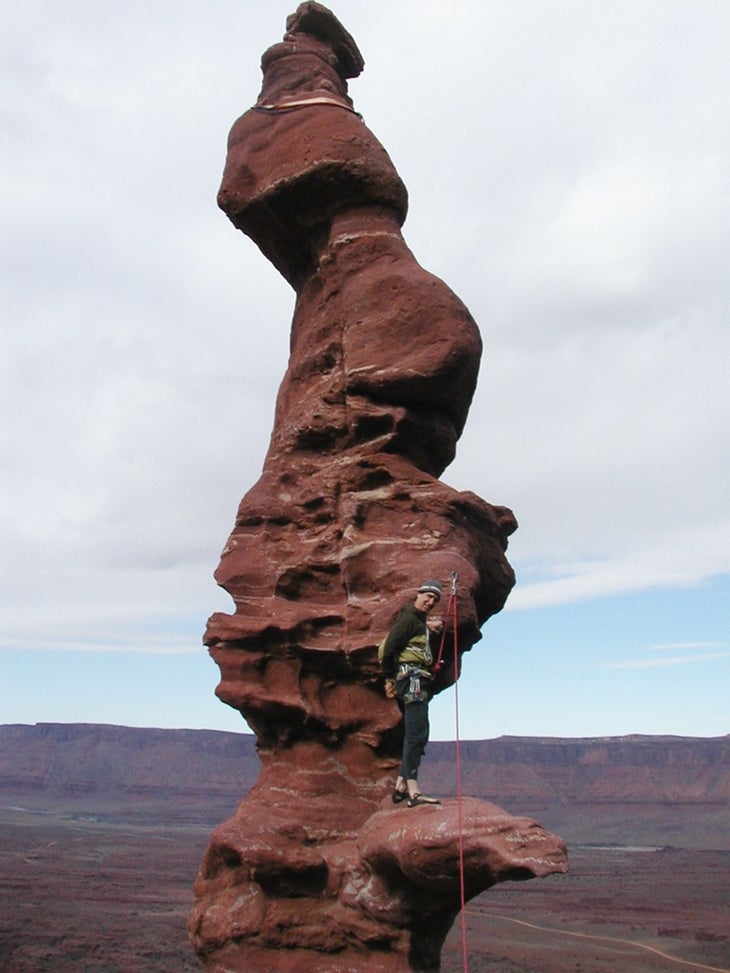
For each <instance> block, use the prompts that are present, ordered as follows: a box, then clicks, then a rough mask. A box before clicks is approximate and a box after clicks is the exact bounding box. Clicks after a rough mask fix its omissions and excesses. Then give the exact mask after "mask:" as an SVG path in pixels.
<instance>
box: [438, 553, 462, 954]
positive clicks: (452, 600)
mask: <svg viewBox="0 0 730 973" xmlns="http://www.w3.org/2000/svg"><path fill="white" fill-rule="evenodd" d="M458 579H459V575H458V574H457V573H456V571H452V572H451V591H450V592H449V601H448V604H447V606H446V618H445V619H444V628H443V632H442V635H441V645H440V646H439V653H438V658H437V659H436V666H435V671H436V672H438V670H439V669H440V668H441V665H442V662H443V655H444V646H445V643H446V626H447V624H448V622H449V621H451V628H452V631H453V635H454V705H455V725H456V732H455V743H456V806H457V812H458V830H459V893H460V895H461V956H462V961H463V964H464V973H467V970H468V956H467V947H466V890H465V883H464V826H463V817H462V806H461V799H462V791H461V740H460V737H459V638H458V627H459V620H458V617H457V610H456V582H457V581H458Z"/></svg>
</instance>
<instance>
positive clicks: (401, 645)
mask: <svg viewBox="0 0 730 973" xmlns="http://www.w3.org/2000/svg"><path fill="white" fill-rule="evenodd" d="M405 662H413V663H415V664H416V665H418V666H420V667H421V669H423V670H425V671H426V672H430V671H431V665H432V664H433V656H432V655H431V647H430V645H429V639H428V626H427V625H426V614H425V612H419V611H418V610H417V609H416V606H415V605H406V607H405V608H404V609H403V610H402V611H401V612H400V614H399V615H398V617H397V618H396V620H395V622H393V627H392V628H391V630H390V632H388V637H387V638H386V640H385V645H384V648H383V659H382V662H381V668H382V670H383V675H384V676H385V678H386V679H394V678H395V676H396V673H397V671H398V666H399V665H401V664H402V663H405Z"/></svg>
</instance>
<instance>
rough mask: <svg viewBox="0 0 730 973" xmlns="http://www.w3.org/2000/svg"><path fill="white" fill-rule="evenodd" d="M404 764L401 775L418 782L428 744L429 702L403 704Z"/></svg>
mask: <svg viewBox="0 0 730 973" xmlns="http://www.w3.org/2000/svg"><path fill="white" fill-rule="evenodd" d="M403 726H404V737H403V762H402V764H401V769H400V775H401V777H405V779H406V780H418V768H419V767H420V766H421V757H422V756H423V753H424V751H425V749H426V744H427V743H428V730H429V726H428V700H422V701H421V702H413V703H404V704H403Z"/></svg>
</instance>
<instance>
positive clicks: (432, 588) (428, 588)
mask: <svg viewBox="0 0 730 973" xmlns="http://www.w3.org/2000/svg"><path fill="white" fill-rule="evenodd" d="M442 590H443V589H442V588H441V585H440V584H439V583H438V581H434V580H433V579H432V580H430V581H424V582H423V584H422V585H421V587H420V588H419V589H418V594H419V595H423V594H429V595H436V597H437V598H440V597H441V592H442Z"/></svg>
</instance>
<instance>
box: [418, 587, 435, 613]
mask: <svg viewBox="0 0 730 973" xmlns="http://www.w3.org/2000/svg"><path fill="white" fill-rule="evenodd" d="M414 604H415V606H416V608H417V609H418V611H419V612H425V613H426V614H427V615H428V613H429V612H430V611H431V609H432V608H433V607H434V605H437V604H438V597H437V596H436V595H435V594H433V592H431V591H421V592H419V593H418V594H417V595H416V600H415V602H414Z"/></svg>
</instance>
